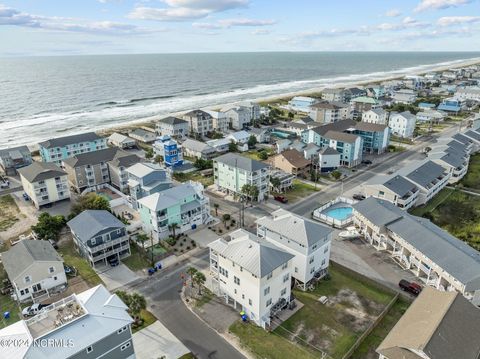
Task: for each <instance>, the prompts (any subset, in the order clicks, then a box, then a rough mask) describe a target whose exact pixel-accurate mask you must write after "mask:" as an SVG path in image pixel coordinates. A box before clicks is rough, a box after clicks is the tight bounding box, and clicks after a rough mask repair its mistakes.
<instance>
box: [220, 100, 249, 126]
mask: <svg viewBox="0 0 480 359" xmlns="http://www.w3.org/2000/svg"><path fill="white" fill-rule="evenodd" d="M222 112H223V113H225V116H226V118H227V120H228V122H229V124H230V126H231V128H233V129H235V130H242V129H244V128H245V126H247V125H248V124H250V122H251V121H252V111H251V109H250V108H248V107H244V106H240V105H233V106H228V107H225V108H222Z"/></svg>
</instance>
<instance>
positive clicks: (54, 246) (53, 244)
mask: <svg viewBox="0 0 480 359" xmlns="http://www.w3.org/2000/svg"><path fill="white" fill-rule="evenodd" d="M48 241H49V242H50V244H51V245H52V247H53V248H55V249H58V244H57V242H55V241H54V240H53V239H51V238H50V239H49V240H48Z"/></svg>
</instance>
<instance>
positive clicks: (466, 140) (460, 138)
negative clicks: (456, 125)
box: [452, 133, 472, 145]
mask: <svg viewBox="0 0 480 359" xmlns="http://www.w3.org/2000/svg"><path fill="white" fill-rule="evenodd" d="M452 138H453V139H455V140H457V141H458V142H461V143H463V144H464V145H469V144H470V143H472V139H470V138H468V137H467V136H465V135H464V134H461V133H456V134H455V135H453V136H452Z"/></svg>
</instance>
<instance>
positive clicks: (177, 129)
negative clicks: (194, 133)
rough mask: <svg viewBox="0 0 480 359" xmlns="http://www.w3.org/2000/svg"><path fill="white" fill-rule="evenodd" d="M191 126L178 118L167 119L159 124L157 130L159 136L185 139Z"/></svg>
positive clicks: (170, 117)
mask: <svg viewBox="0 0 480 359" xmlns="http://www.w3.org/2000/svg"><path fill="white" fill-rule="evenodd" d="M188 127H189V124H188V122H187V121H185V120H182V119H181V118H177V117H172V116H169V117H166V118H163V119H161V120H160V121H158V122H157V126H156V130H157V133H158V134H159V135H162V136H165V135H167V136H170V137H176V138H183V137H185V136H186V135H187V134H188Z"/></svg>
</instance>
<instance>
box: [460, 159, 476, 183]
mask: <svg viewBox="0 0 480 359" xmlns="http://www.w3.org/2000/svg"><path fill="white" fill-rule="evenodd" d="M460 184H461V185H462V186H464V187H467V188H470V189H476V190H480V154H476V155H473V156H471V157H470V164H469V166H468V172H467V174H466V175H465V177H463V178H462V180H461V181H460Z"/></svg>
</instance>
